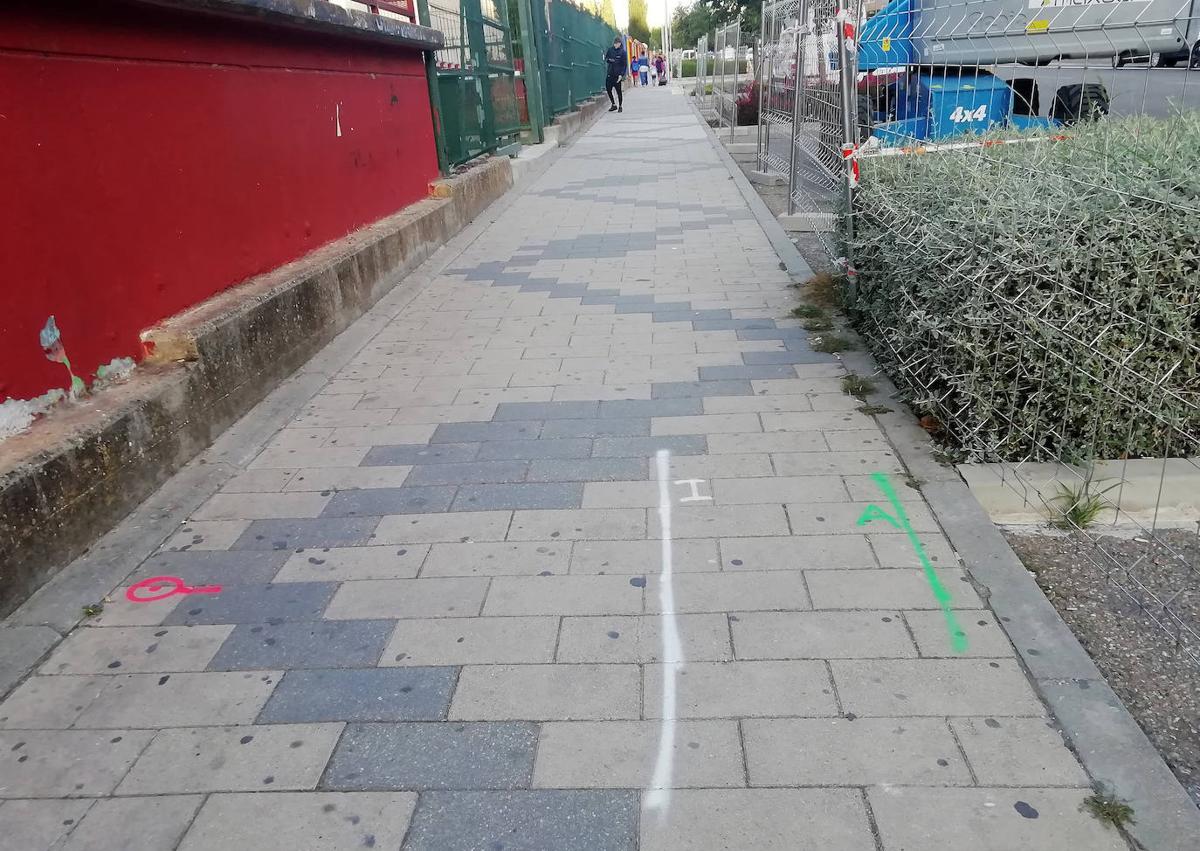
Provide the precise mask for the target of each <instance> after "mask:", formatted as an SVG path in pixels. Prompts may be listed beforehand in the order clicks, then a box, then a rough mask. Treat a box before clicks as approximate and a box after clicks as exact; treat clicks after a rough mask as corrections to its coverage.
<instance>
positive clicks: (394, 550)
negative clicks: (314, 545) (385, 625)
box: [274, 544, 429, 582]
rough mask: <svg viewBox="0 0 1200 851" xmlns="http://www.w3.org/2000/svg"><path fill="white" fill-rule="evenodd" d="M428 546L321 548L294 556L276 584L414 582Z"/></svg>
mask: <svg viewBox="0 0 1200 851" xmlns="http://www.w3.org/2000/svg"><path fill="white" fill-rule="evenodd" d="M428 552H429V545H428V544H409V545H407V546H403V547H397V546H395V545H392V546H386V547H385V546H378V547H322V548H320V549H315V550H304V551H303V552H299V553H292V554H291V556H289V558H288V560H287V563H286V564H285V565H284V566H283V568H282V569H281V570H280V571H279V573H277V574H276V575H275V579H274V581H275V582H344V581H347V580H355V579H412V578H413V577H415V576H416V575H417V572H418V571H419V570H420V569H421V564H422V562H423V561H424V559H425V556H426V554H427V553H428Z"/></svg>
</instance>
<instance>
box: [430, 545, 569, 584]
mask: <svg viewBox="0 0 1200 851" xmlns="http://www.w3.org/2000/svg"><path fill="white" fill-rule="evenodd" d="M570 557H571V545H570V543H568V542H565V541H564V542H563V543H561V544H559V543H550V542H546V543H540V542H530V543H507V542H506V543H472V544H434V545H433V549H432V550H430V553H429V557H428V558H427V559H426V560H425V565H424V567H423V568H422V569H421V576H422V577H423V578H424V577H433V576H535V575H538V574H544V573H547V572H549V573H555V574H564V573H566V572H567V567H568V564H569V562H570Z"/></svg>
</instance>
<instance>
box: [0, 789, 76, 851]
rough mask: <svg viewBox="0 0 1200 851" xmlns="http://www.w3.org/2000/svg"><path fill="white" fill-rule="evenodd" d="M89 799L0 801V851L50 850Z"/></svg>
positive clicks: (67, 829)
mask: <svg viewBox="0 0 1200 851" xmlns="http://www.w3.org/2000/svg"><path fill="white" fill-rule="evenodd" d="M94 803H95V802H94V801H93V800H90V799H86V798H85V799H78V798H76V799H63V798H57V799H49V800H47V799H42V800H25V801H8V802H6V803H3V804H0V851H50V849H52V848H57V847H58V846H57V845H56V843H58V842H59V841H60V840H61V839H63V837H65V836H66V835H67V834H68V833H70V832H71V831H72V830H74V829H75V826H76V825H77V824H79V822H80V820H81V819H82V818H83V816H84V813H86V812H87V811H88V810H89V809H91V807H92V806H93V805H94Z"/></svg>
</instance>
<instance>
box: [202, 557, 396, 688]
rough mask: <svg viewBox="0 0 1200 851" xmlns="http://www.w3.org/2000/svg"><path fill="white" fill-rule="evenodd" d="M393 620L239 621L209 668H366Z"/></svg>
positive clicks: (379, 648) (374, 661) (235, 669)
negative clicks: (240, 622)
mask: <svg viewBox="0 0 1200 851" xmlns="http://www.w3.org/2000/svg"><path fill="white" fill-rule="evenodd" d="M405 581H407V580H405ZM394 624H395V621H394V620H344V621H337V620H319V621H312V622H307V623H274V624H272V623H260V624H241V625H239V626H237V627H236V628H235V629H234V631H233V633H232V634H231V635H230V636H229V638H228V639H227V640H226V642H225V644H224V645H222V646H221V649H220V650H219V651H218V652H217V655H216V656H214V657H213V660H212V662H211V663H210V665H209V668H210V670H214V671H256V670H262V669H291V668H333V667H339V668H360V667H370V666H371V665H374V664H375V663H376V662H377V661H378V660H379V655H380V654H381V653H382V652H383V647H384V644H385V643H386V642H387V640H388V635H389V634H390V633H391V631H392V626H393V625H394Z"/></svg>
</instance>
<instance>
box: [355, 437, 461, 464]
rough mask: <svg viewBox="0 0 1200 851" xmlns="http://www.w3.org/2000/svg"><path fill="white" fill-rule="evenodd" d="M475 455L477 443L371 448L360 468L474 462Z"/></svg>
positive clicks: (418, 444)
mask: <svg viewBox="0 0 1200 851" xmlns="http://www.w3.org/2000/svg"><path fill="white" fill-rule="evenodd" d="M477 454H479V444H478V443H439V444H438V445H436V446H429V445H426V444H423V443H417V444H403V445H398V446H373V447H371V449H370V450H368V451H367V453H366V455H365V456H364V457H363V460H362V466H364V467H387V466H398V465H412V466H418V465H422V464H456V463H462V462H464V461H474V460H475V456H476V455H477Z"/></svg>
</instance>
